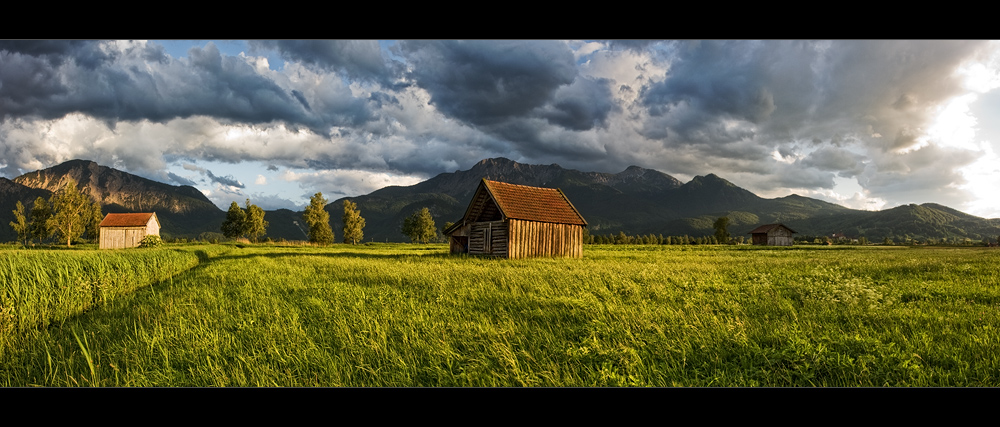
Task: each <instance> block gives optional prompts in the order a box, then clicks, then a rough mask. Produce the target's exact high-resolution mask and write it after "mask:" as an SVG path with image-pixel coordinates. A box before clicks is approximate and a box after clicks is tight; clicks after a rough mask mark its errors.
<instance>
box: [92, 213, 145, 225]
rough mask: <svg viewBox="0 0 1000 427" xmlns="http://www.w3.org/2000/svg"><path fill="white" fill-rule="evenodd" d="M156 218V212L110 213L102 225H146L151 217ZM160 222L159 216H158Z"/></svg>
mask: <svg viewBox="0 0 1000 427" xmlns="http://www.w3.org/2000/svg"><path fill="white" fill-rule="evenodd" d="M150 217H152V218H156V214H155V213H109V214H108V215H107V216H105V217H104V220H103V221H101V227H145V226H146V224H147V223H149V218H150ZM156 223H157V224H159V223H160V220H159V218H156Z"/></svg>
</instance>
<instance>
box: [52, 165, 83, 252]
mask: <svg viewBox="0 0 1000 427" xmlns="http://www.w3.org/2000/svg"><path fill="white" fill-rule="evenodd" d="M49 201H50V202H51V205H52V217H51V218H49V223H50V224H51V227H52V229H53V230H55V232H56V234H57V235H59V237H60V238H61V239H66V246H71V245H72V244H73V240H74V239H77V238H79V237H80V236H81V235H83V231H84V230H85V229H86V227H87V222H88V221H89V220H90V217H91V215H92V213H93V205H92V203H91V202H90V201H89V197H87V195H86V194H83V193H81V192H80V191H79V190H78V189H77V188H76V181H75V180H73V179H72V178H71V179H70V180H69V182H68V183H66V186H65V187H63V188H62V189H61V190H59V191H58V192H56V194H53V195H52V198H51V199H50V200H49Z"/></svg>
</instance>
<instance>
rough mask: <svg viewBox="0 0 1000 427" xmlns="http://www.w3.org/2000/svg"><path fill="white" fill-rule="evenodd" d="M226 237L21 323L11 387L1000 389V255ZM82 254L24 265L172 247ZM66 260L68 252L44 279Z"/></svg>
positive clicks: (7, 375)
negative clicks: (467, 251)
mask: <svg viewBox="0 0 1000 427" xmlns="http://www.w3.org/2000/svg"><path fill="white" fill-rule="evenodd" d="M212 247H213V248H221V249H218V250H216V251H214V252H212V253H209V254H203V255H202V256H201V257H200V258H199V257H197V256H196V257H195V259H194V260H190V259H189V258H186V257H189V256H190V255H194V254H195V252H196V250H197V249H196V247H190V248H188V247H184V248H175V249H166V250H165V252H163V253H162V254H161V255H157V259H161V258H159V257H163V258H162V259H163V260H162V261H155V262H161V263H164V264H166V263H168V261H166V259H169V258H170V257H173V256H177V257H178V261H177V262H178V264H176V265H177V266H178V267H175V268H172V270H171V269H170V268H168V269H166V270H171V271H175V272H180V273H179V274H176V275H170V274H167V273H162V275H161V276H156V275H155V274H154V273H153V272H154V271H166V270H163V269H158V268H152V267H149V268H150V270H149V271H150V272H149V273H143V275H140V276H136V277H135V278H134V279H129V280H135V282H136V283H140V284H138V285H131V286H132V288H131V289H130V290H129V291H127V292H121V293H118V294H115V295H116V296H115V297H107V296H105V297H101V298H99V297H97V296H95V295H96V294H95V292H98V291H95V289H98V288H99V287H95V286H90V287H87V288H86V289H88V290H89V294H87V295H88V296H89V301H90V302H89V304H90V305H89V306H86V307H84V306H85V305H86V304H85V303H81V305H80V307H84V308H82V309H81V308H78V309H75V310H70V312H68V314H66V315H59V316H51V315H50V316H49V317H48V319H50V320H37V318H39V317H45V316H35V317H31V318H30V319H32V320H30V321H25V322H22V323H21V325H22V326H20V327H19V328H20V329H21V330H23V331H24V332H23V333H22V334H19V335H17V336H15V337H13V338H10V339H8V340H7V342H8V343H9V344H8V346H7V349H6V351H5V353H6V354H5V357H4V362H0V363H2V364H0V381H5V383H2V385H7V386H24V385H43V386H78V385H80V386H83V385H87V386H89V385H96V386H375V387H384V386H488V387H493V386H579V387H590V386H996V385H998V383H1000V380H998V378H997V372H1000V357H998V356H997V354H1000V352H998V351H997V350H1000V334H998V331H997V326H998V322H997V321H998V317H997V313H998V310H997V308H998V305H1000V273H997V272H996V269H995V266H996V265H997V261H1000V252H997V251H990V250H986V249H982V250H980V249H974V248H942V249H910V248H897V249H882V248H849V249H837V248H809V249H801V248H790V249H789V248H772V249H767V248H746V247H726V246H714V247H712V246H700V247H664V246H659V247H650V246H610V245H609V246H603V245H593V246H587V247H586V249H585V257H584V259H582V260H561V259H531V260H499V259H484V258H473V257H461V256H449V255H447V254H446V251H447V248H446V246H444V245H373V246H349V245H335V246H334V247H328V248H315V247H306V246H299V247H295V246H290V247H277V246H253V245H249V246H246V245H244V247H218V246H212ZM170 251H173V252H174V253H175V255H170V254H169V253H170ZM0 254H2V253H0ZM64 255H69V254H68V253H67V254H62V253H60V254H53V256H54V257H55V258H52V259H48V261H39V262H40V263H41V264H37V265H36V266H35V267H34V268H31V267H24V268H21V269H20V270H17V271H19V274H21V275H24V276H25V277H29V278H30V277H36V279H28V281H29V282H31V281H32V280H34V281H37V280H40V279H43V278H44V279H45V280H48V283H76V284H79V283H80V282H81V281H80V280H79V279H72V280H71V279H62V278H63V277H66V278H76V277H91V276H86V274H85V273H86V272H88V271H92V270H93V271H103V272H110V271H117V270H132V269H138V270H142V269H143V267H141V266H137V265H135V264H150V263H153V262H154V261H152V258H149V259H130V258H127V256H126V255H127V254H125V253H124V252H123V253H122V256H123V257H125V258H121V259H115V260H108V261H107V264H102V263H101V262H99V261H95V260H93V259H91V258H87V257H86V256H85V255H79V256H80V258H79V259H75V261H74V259H73V258H61V257H63V256H64ZM0 256H2V255H0ZM73 256H76V255H73ZM2 259H4V258H0V260H2ZM184 259H187V260H188V261H186V262H187V263H185V261H183V260H184ZM199 261H200V262H199ZM61 263H62V264H61ZM50 264H51V265H64V264H65V266H63V267H58V268H44V269H41V270H43V271H44V272H43V273H38V270H39V269H40V268H39V266H40V265H46V266H48V265H50ZM2 265H4V264H2V263H0V266H2ZM125 265H130V267H128V268H126V267H125ZM170 265H174V264H170ZM88 269H89V270H88ZM62 270H65V271H67V272H66V273H60V271H62ZM32 275H35V276H32ZM99 276H100V275H99ZM52 277H56V278H58V279H53V278H52ZM164 277H168V278H164ZM87 280H88V281H90V282H93V280H91V279H87ZM101 283H104V282H101ZM107 283H111V284H110V285H107V286H108V288H107V289H119V288H122V289H124V288H125V287H127V286H130V285H126V284H125V283H124V282H107ZM150 283H152V284H150ZM19 289H20V288H19ZM18 292H21V294H18V295H25V296H26V298H28V299H31V298H35V299H42V298H40V297H32V296H31V295H34V294H33V293H32V292H36V291H26V290H21V291H18ZM60 292H62V291H60ZM65 292H66V296H63V297H60V298H63V299H64V300H71V299H73V298H77V299H80V300H81V301H86V300H87V298H86V297H84V296H76V294H77V293H79V294H85V293H87V292H84V291H77V292H76V293H73V292H70V291H65ZM101 292H103V291H101ZM71 295H72V296H71ZM102 295H103V294H102ZM18 298H20V297H18ZM95 301H99V304H96V305H95ZM5 307H6V305H5ZM81 313H83V314H81ZM56 319H58V320H56ZM28 325H30V327H29V326H28ZM46 325H47V326H46Z"/></svg>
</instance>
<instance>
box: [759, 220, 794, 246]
mask: <svg viewBox="0 0 1000 427" xmlns="http://www.w3.org/2000/svg"><path fill="white" fill-rule="evenodd" d="M794 233H797V232H796V231H795V230H792V229H791V228H788V227H786V226H785V225H784V224H767V225H762V226H760V227H757V228H755V229H753V231H751V232H750V233H747V234H750V236H751V239H752V241H753V244H755V245H765V246H792V234H794Z"/></svg>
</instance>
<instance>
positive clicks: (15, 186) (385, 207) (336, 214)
mask: <svg viewBox="0 0 1000 427" xmlns="http://www.w3.org/2000/svg"><path fill="white" fill-rule="evenodd" d="M69 178H72V179H74V180H76V181H77V182H78V183H79V185H80V188H81V190H82V192H84V193H85V194H88V195H90V196H91V197H92V198H94V199H95V200H98V201H100V203H101V205H102V206H103V210H104V212H105V213H111V212H149V211H154V212H156V214H157V217H159V218H160V222H161V225H162V231H161V232H162V233H163V234H164V235H165V236H166V237H187V238H194V237H197V236H198V235H199V234H201V233H204V232H219V231H220V226H221V224H222V221H223V220H224V219H225V216H226V213H225V211H223V210H221V209H219V208H218V207H217V206H215V205H214V204H213V203H212V202H211V201H209V200H208V198H207V197H205V195H204V194H202V193H201V192H200V191H198V190H197V189H196V188H194V187H190V186H173V185H168V184H164V183H160V182H156V181H152V180H149V179H145V178H142V177H139V176H136V175H132V174H129V173H126V172H122V171H119V170H116V169H113V168H109V167H105V166H101V165H98V164H97V163H94V162H91V161H87V160H71V161H68V162H65V163H63V164H60V165H57V166H53V167H51V168H48V169H43V170H39V171H35V172H30V173H26V174H24V175H21V176H19V177H16V178H14V179H13V180H8V179H6V178H0V241H12V240H14V239H15V238H16V236H15V235H14V232H13V230H12V228H11V227H9V226H8V225H7V224H8V223H9V222H10V221H12V220H13V213H12V211H13V209H14V206H15V204H16V202H17V201H21V202H22V203H23V204H24V205H25V207H26V209H27V210H28V211H30V209H31V206H32V205H33V202H34V200H35V198H37V197H43V198H48V197H49V196H50V195H51V194H52V193H53V192H54V191H57V190H58V189H59V188H61V187H62V186H63V185H65V183H66V182H67V181H68V179H69ZM482 178H487V179H492V180H497V181H504V182H509V183H513V184H522V185H531V186H538V187H552V188H560V189H561V190H562V191H563V192H564V193H565V194H566V196H567V197H568V198H569V199H570V201H571V202H572V203H573V205H574V206H576V208H577V209H578V210H579V211H580V213H581V214H582V215H583V217H584V218H585V219H586V220H587V222H588V232H589V233H590V234H593V235H597V234H601V235H607V234H618V233H619V232H624V233H626V234H629V235H637V234H641V235H645V234H663V235H665V236H677V235H685V234H686V235H690V236H703V235H711V234H713V232H714V229H713V228H712V224H713V223H714V222H715V220H716V219H717V218H718V217H720V216H727V217H729V219H730V227H729V231H730V233H731V234H732V235H733V236H740V235H745V234H746V233H748V232H749V231H750V230H752V229H753V228H755V227H757V226H758V225H761V224H768V223H775V222H781V223H784V224H785V225H787V226H788V227H790V228H792V229H793V230H795V231H797V232H798V233H799V235H800V236H803V235H804V236H822V235H828V236H829V235H832V234H834V233H838V234H843V235H846V236H847V237H854V238H857V237H861V236H864V237H867V238H868V239H869V240H871V241H881V240H882V239H884V238H885V237H890V238H893V239H897V240H899V239H902V238H906V237H911V238H915V239H920V240H922V239H927V238H935V239H941V238H948V239H964V238H969V239H973V240H976V241H978V240H981V239H983V238H989V239H994V238H996V237H997V236H998V235H1000V219H984V218H980V217H976V216H973V215H969V214H966V213H963V212H960V211H957V210H955V209H952V208H949V207H946V206H942V205H938V204H934V203H925V204H922V205H905V206H898V207H895V208H892V209H887V210H883V211H862V210H855V209H849V208H846V207H843V206H840V205H837V204H833V203H828V202H824V201H821V200H817V199H812V198H808V197H802V196H798V195H791V196H786V197H780V198H776V199H765V198H762V197H759V196H757V195H756V194H754V193H752V192H750V191H748V190H745V189H743V188H740V187H738V186H737V185H735V184H733V183H731V182H729V181H727V180H725V179H723V178H720V177H718V176H716V175H714V174H709V175H706V176H696V177H695V178H693V179H692V180H691V181H689V182H687V183H683V182H681V181H679V180H677V179H676V178H674V177H672V176H670V175H667V174H665V173H662V172H659V171H656V170H652V169H644V168H640V167H638V166H631V167H629V168H627V169H625V170H624V171H622V172H619V173H600V172H581V171H577V170H573V169H565V168H562V167H560V166H559V165H556V164H552V165H528V164H522V163H517V162H514V161H512V160H509V159H505V158H494V159H485V160H482V161H480V162H479V163H477V164H476V165H474V166H473V167H472V168H471V169H469V170H465V171H456V172H452V173H442V174H439V175H437V176H435V177H433V178H431V179H428V180H426V181H423V182H420V183H418V184H415V185H411V186H406V187H400V186H389V187H385V188H382V189H379V190H376V191H374V192H372V193H370V194H367V195H363V196H357V197H350V198H348V199H350V200H351V201H353V202H355V203H357V205H358V209H359V210H360V211H361V215H362V216H363V217H364V218H365V220H366V227H365V230H364V234H365V240H366V241H372V240H373V241H389V242H401V241H405V237H404V236H403V235H402V233H401V232H400V227H401V225H402V222H403V219H404V218H405V217H407V216H409V215H411V214H412V213H414V212H416V211H418V210H420V209H421V208H423V207H427V208H428V209H429V210H430V212H431V214H432V215H433V216H434V219H435V222H436V223H437V225H438V228H439V229H440V228H442V227H443V225H444V223H445V222H448V221H458V220H460V219H461V218H462V216H463V215H464V214H465V209H466V207H467V206H468V203H469V201H470V200H471V198H472V196H473V193H474V192H475V190H476V188H477V186H478V184H479V180H480V179H482ZM344 199H345V198H342V199H338V200H334V201H333V202H331V203H329V204H328V205H326V207H325V208H326V210H327V211H329V212H330V218H331V220H330V222H331V225H332V226H333V227H334V232H335V234H336V236H337V237H341V236H342V231H343V224H341V220H340V218H341V215H342V213H343V210H342V202H343V200H344ZM265 219H266V220H267V221H268V222H269V224H270V225H269V227H268V232H267V237H271V238H274V239H277V238H284V239H288V240H304V239H305V233H304V232H303V229H302V224H303V221H302V212H296V211H292V210H288V209H279V210H274V211H267V212H266V215H265Z"/></svg>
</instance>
